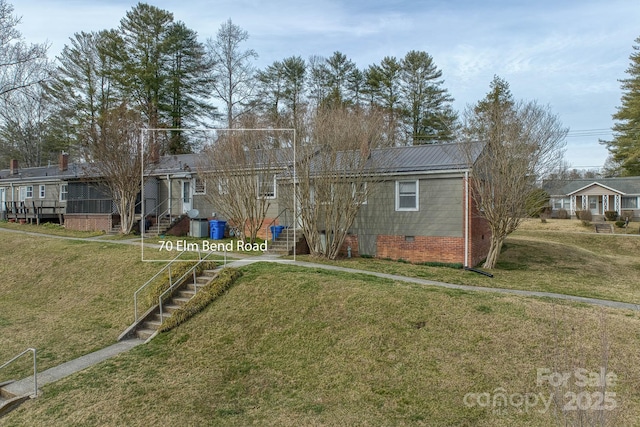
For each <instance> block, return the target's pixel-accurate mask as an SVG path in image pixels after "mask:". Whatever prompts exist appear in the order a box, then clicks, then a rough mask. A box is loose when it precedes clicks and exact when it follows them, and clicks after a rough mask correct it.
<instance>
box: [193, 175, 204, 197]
mask: <svg viewBox="0 0 640 427" xmlns="http://www.w3.org/2000/svg"><path fill="white" fill-rule="evenodd" d="M199 183H200V184H201V187H202V191H198V184H199ZM205 194H207V181H206V180H204V179H201V178H195V179H194V180H193V195H194V196H202V195H205Z"/></svg>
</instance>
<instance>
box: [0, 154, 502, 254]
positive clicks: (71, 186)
mask: <svg viewBox="0 0 640 427" xmlns="http://www.w3.org/2000/svg"><path fill="white" fill-rule="evenodd" d="M371 155H372V156H374V157H376V156H379V157H380V158H388V159H390V160H389V161H387V162H383V163H380V164H384V167H382V168H378V169H376V170H375V171H373V172H372V173H375V174H376V180H377V181H378V184H376V187H375V192H372V194H370V197H369V198H368V200H367V201H366V203H365V204H363V205H362V207H361V208H360V211H359V213H358V215H357V217H356V219H355V221H354V223H353V225H352V227H351V229H350V230H349V235H348V237H347V241H346V242H345V244H344V249H345V253H346V252H347V247H349V248H350V249H351V253H352V254H353V255H354V256H356V255H367V256H372V257H378V258H389V259H396V260H400V259H402V260H406V261H410V262H442V263H458V264H463V265H465V266H473V265H477V264H478V263H479V262H481V261H482V260H483V259H484V258H485V256H486V254H487V252H488V249H489V245H490V230H489V228H488V226H487V224H486V221H485V220H483V219H482V218H481V217H480V216H479V215H478V210H477V208H476V207H475V205H474V201H473V199H472V198H471V197H470V191H471V190H470V188H469V187H470V185H469V182H470V181H469V180H470V179H471V178H470V176H471V174H472V170H471V169H470V168H469V167H468V166H467V162H466V160H465V159H464V156H463V154H462V150H461V148H460V145H459V144H431V145H421V146H410V147H393V148H384V149H376V150H372V152H371ZM65 159H66V158H65ZM198 161H199V158H198V155H197V154H185V155H170V156H162V157H161V158H160V160H159V162H158V163H157V164H154V165H153V166H149V168H148V171H147V173H146V181H145V186H144V191H143V192H142V194H141V198H142V197H144V202H142V200H140V209H139V210H138V211H137V212H138V213H140V214H142V213H144V216H145V220H146V221H148V223H149V224H150V225H151V226H155V225H158V226H159V225H160V224H161V223H162V222H163V221H164V222H166V223H170V224H171V223H174V221H175V220H176V219H177V218H183V219H184V216H185V214H186V213H187V212H193V211H194V210H197V211H198V212H199V213H198V215H199V216H200V217H201V218H211V217H212V216H214V215H216V216H217V217H218V218H219V219H226V218H223V217H222V216H221V215H220V213H219V210H217V209H216V206H215V200H212V197H210V196H211V195H210V194H209V195H208V194H207V188H206V182H205V180H203V179H201V178H200V177H199V176H198V166H199V164H198ZM61 165H64V166H65V168H66V170H65V171H64V172H65V173H64V175H62V176H56V178H55V179H56V181H55V182H56V183H57V186H58V188H59V189H60V190H59V191H60V192H63V193H64V196H58V197H59V199H60V200H63V199H64V200H65V201H66V211H65V216H64V217H65V222H66V226H67V227H70V228H73V229H80V230H86V229H91V228H93V229H98V230H105V231H109V230H110V229H111V228H112V227H113V226H114V225H116V224H117V221H118V219H117V217H118V215H117V209H115V206H114V204H113V202H112V200H111V198H110V196H109V194H108V192H106V191H105V190H104V188H103V187H100V185H99V184H98V180H97V177H93V178H91V179H87V177H86V176H85V177H83V176H81V175H82V174H79V173H78V171H79V170H80V169H82V168H79V167H77V166H75V165H68V164H66V163H63V162H62V160H61ZM290 166H291V165H290V162H288V163H287V162H284V163H283V164H282V165H281V167H280V171H281V173H274V174H273V179H272V181H270V182H269V183H265V184H268V185H267V186H261V188H262V191H263V192H264V194H262V195H260V196H261V197H265V198H267V199H268V203H269V206H268V210H267V216H266V218H265V221H264V224H263V229H262V233H261V237H269V231H268V230H269V226H270V225H276V224H277V225H283V226H289V227H296V226H297V225H298V224H295V223H293V221H295V219H294V218H296V215H295V214H292V213H291V211H293V210H295V209H296V208H295V203H294V202H293V200H291V194H292V193H291V192H290V191H289V192H287V191H280V189H281V188H285V186H287V185H288V186H291V183H292V179H291V168H290ZM31 169H37V168H30V170H31ZM61 169H62V167H59V168H58V170H61ZM285 170H286V171H287V172H282V171H285ZM61 172H62V171H61ZM45 176H46V175H45ZM12 177H13V175H12V174H11V173H8V172H7V173H4V171H3V172H0V188H5V189H6V188H11V194H12V196H11V197H12V198H11V200H12V201H13V200H14V199H15V198H16V195H19V194H20V193H19V191H18V192H16V190H15V187H16V186H17V187H20V186H18V185H17V183H16V182H13V181H12V179H13V180H15V179H16V178H15V177H13V178H12ZM33 178H34V180H31V181H29V185H33V186H34V187H33V188H39V187H38V186H39V185H41V184H40V181H39V180H43V179H44V177H43V176H41V175H39V176H38V177H36V176H35V175H34V176H33ZM36 178H37V179H36ZM8 186H9V187H8ZM267 187H268V188H267ZM63 189H64V190H63ZM20 191H26V190H20ZM29 194H31V193H29ZM287 194H289V196H287ZM257 196H258V195H257ZM25 197H26V195H25ZM287 211H288V212H289V213H288V214H283V212H287ZM138 219H140V218H138ZM183 222H184V221H183Z"/></svg>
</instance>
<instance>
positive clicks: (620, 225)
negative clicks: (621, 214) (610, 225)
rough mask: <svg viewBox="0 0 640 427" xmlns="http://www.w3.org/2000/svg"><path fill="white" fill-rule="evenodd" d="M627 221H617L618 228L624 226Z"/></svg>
mask: <svg viewBox="0 0 640 427" xmlns="http://www.w3.org/2000/svg"><path fill="white" fill-rule="evenodd" d="M625 224H626V222H624V221H616V227H618V228H624V226H625Z"/></svg>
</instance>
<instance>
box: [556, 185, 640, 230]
mask: <svg viewBox="0 0 640 427" xmlns="http://www.w3.org/2000/svg"><path fill="white" fill-rule="evenodd" d="M544 188H545V190H547V192H549V194H550V196H551V200H550V203H551V208H552V209H553V211H552V215H553V216H556V215H557V212H558V211H559V210H560V209H564V210H566V211H567V212H568V213H569V214H570V215H571V216H575V215H576V211H583V210H589V211H591V214H592V215H593V216H594V217H595V218H600V217H603V216H604V213H605V212H607V211H615V212H617V213H618V215H619V216H620V217H621V218H622V219H624V218H625V217H627V216H628V217H629V220H630V221H634V220H635V221H640V176H634V177H624V178H592V179H574V180H566V181H553V182H547V183H545V185H544Z"/></svg>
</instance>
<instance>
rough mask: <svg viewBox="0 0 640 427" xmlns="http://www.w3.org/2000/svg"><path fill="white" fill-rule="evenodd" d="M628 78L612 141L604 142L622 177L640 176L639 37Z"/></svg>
mask: <svg viewBox="0 0 640 427" xmlns="http://www.w3.org/2000/svg"><path fill="white" fill-rule="evenodd" d="M635 43H637V44H636V45H635V46H633V50H634V52H633V53H632V54H631V55H630V56H629V59H630V60H631V64H630V65H629V68H628V69H627V71H626V72H627V74H628V75H629V77H628V78H626V79H622V80H620V82H621V83H622V84H621V88H622V91H623V94H622V98H621V103H622V105H621V106H620V107H618V111H617V112H616V113H615V114H614V115H613V119H614V120H616V123H615V124H614V126H613V131H614V137H613V140H612V141H605V144H606V145H607V148H608V149H609V151H610V152H611V160H612V161H613V163H614V164H619V165H620V167H621V168H622V174H623V175H627V176H629V175H631V176H636V175H640V37H638V38H637V39H636V40H635Z"/></svg>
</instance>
